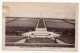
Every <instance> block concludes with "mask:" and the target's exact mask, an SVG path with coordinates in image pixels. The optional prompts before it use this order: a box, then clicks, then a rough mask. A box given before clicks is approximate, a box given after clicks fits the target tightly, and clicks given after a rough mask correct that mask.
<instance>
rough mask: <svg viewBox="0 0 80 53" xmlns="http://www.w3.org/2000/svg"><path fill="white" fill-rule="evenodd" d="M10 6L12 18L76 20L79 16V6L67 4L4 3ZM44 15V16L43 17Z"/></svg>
mask: <svg viewBox="0 0 80 53" xmlns="http://www.w3.org/2000/svg"><path fill="white" fill-rule="evenodd" d="M3 5H5V6H8V7H9V8H10V9H9V14H8V16H11V17H42V18H59V19H74V18H75V17H76V16H77V15H76V13H77V4H69V3H68V4H67V3H14V2H13V3H4V4H3ZM41 13H42V16H41Z"/></svg>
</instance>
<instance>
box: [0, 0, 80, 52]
mask: <svg viewBox="0 0 80 53" xmlns="http://www.w3.org/2000/svg"><path fill="white" fill-rule="evenodd" d="M3 1H4V2H64V3H80V2H79V0H24V1H23V0H3ZM79 9H80V4H79ZM79 13H80V11H79ZM79 13H78V14H79ZM78 39H79V40H78V51H79V52H80V14H79V17H78ZM1 48H2V1H1V0H0V53H18V52H19V53H22V52H26V51H2V50H1ZM32 52H33V53H49V52H50V53H54V52H53V51H45V52H43V51H32ZM32 52H31V51H27V53H32ZM79 52H76V53H79ZM55 53H58V52H55ZM59 53H60V52H59ZM61 53H64V52H61ZM69 53H73V52H69ZM74 53H75V52H74Z"/></svg>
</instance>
